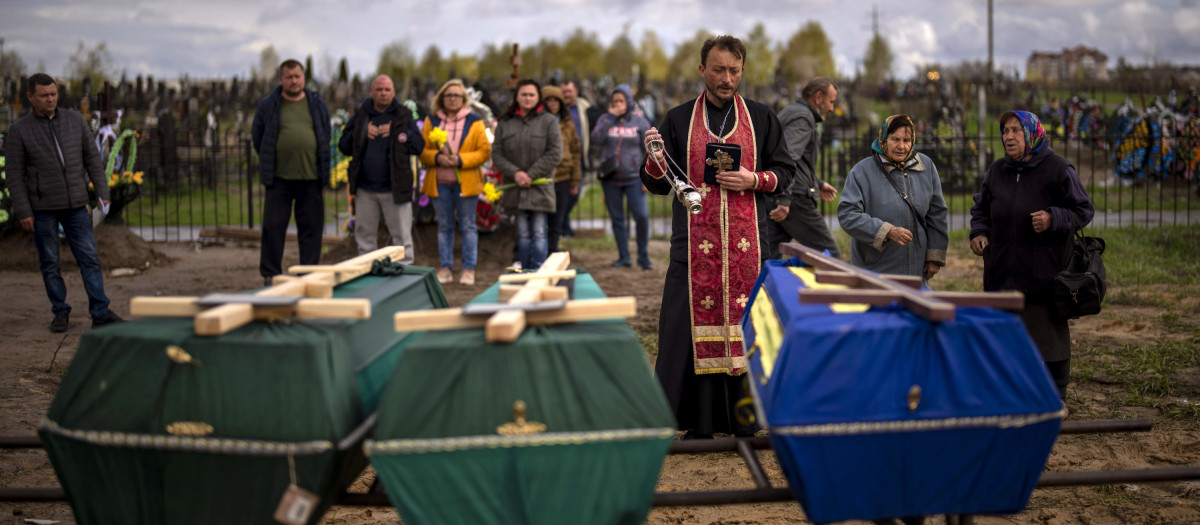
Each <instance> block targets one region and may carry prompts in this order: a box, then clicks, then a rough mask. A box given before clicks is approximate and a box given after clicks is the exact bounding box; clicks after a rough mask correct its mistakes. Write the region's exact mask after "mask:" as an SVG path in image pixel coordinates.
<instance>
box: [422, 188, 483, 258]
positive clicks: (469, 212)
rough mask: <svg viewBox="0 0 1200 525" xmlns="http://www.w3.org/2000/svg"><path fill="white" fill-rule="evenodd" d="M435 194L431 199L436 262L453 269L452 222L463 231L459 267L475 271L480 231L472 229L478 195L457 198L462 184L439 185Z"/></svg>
mask: <svg viewBox="0 0 1200 525" xmlns="http://www.w3.org/2000/svg"><path fill="white" fill-rule="evenodd" d="M437 189H438V196H437V198H436V199H434V201H433V210H434V211H435V212H437V225H438V262H439V264H440V265H441V267H442V268H447V269H454V223H455V221H457V222H458V230H459V231H461V232H462V238H463V240H462V261H463V264H462V269H464V270H474V269H475V257H476V255H478V250H479V248H478V246H479V230H477V229H475V228H476V225H475V205H476V203H478V202H479V197H460V196H459V195H460V194H461V193H462V185H460V184H459V183H457V182H455V183H453V184H438V185H437Z"/></svg>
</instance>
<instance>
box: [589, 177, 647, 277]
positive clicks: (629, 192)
mask: <svg viewBox="0 0 1200 525" xmlns="http://www.w3.org/2000/svg"><path fill="white" fill-rule="evenodd" d="M601 185H602V186H603V187H604V205H605V206H606V207H607V208H608V216H609V217H611V218H612V229H613V238H615V239H616V240H617V255H618V256H619V257H620V259H621V260H623V261H628V260H629V228H628V226H626V222H625V201H624V199H629V212H630V213H631V214H632V215H633V220H634V221H635V222H637V228H636V229H637V252H638V264H643V265H645V264H649V263H650V254H649V252H648V251H647V245H648V243H649V241H650V210H649V208H647V207H646V193H645V192H643V191H642V185H641V184H638V183H635V182H629V183H626V185H625V186H620V185H618V183H617V181H615V180H606V181H603V182H602V183H601Z"/></svg>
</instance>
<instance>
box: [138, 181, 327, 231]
mask: <svg viewBox="0 0 1200 525" xmlns="http://www.w3.org/2000/svg"><path fill="white" fill-rule="evenodd" d="M262 206H263V196H262V192H261V187H256V190H255V194H254V198H253V201H252V202H251V201H250V200H249V199H248V198H247V196H246V192H245V189H243V188H219V189H215V190H214V189H208V188H197V189H193V190H191V191H187V192H175V193H169V194H160V195H158V196H157V198H154V199H151V198H150V195H149V193H148V191H143V193H142V196H141V197H139V198H138V199H137V200H135V201H134V202H133V203H131V204H130V205H129V206H128V207H126V208H125V211H124V212H123V214H122V216H123V217H124V219H125V222H126V224H129V225H131V226H158V227H171V226H218V225H220V226H225V225H229V226H246V225H248V224H250V223H251V222H250V221H251V219H253V224H254V225H255V226H256V227H258V226H261V225H262ZM348 209H349V204H348V199H347V196H346V192H345V191H344V190H329V189H327V190H325V221H326V223H327V224H328V223H332V222H333V221H337V220H338V217H337V215H338V213H344V212H346V211H347V210H348ZM339 226H340V224H339Z"/></svg>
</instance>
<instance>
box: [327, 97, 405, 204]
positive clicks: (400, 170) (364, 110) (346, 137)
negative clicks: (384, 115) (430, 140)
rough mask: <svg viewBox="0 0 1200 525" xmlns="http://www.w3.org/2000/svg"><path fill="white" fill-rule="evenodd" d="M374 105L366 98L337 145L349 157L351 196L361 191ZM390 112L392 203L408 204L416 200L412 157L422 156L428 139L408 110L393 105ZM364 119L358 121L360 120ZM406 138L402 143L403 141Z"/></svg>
mask: <svg viewBox="0 0 1200 525" xmlns="http://www.w3.org/2000/svg"><path fill="white" fill-rule="evenodd" d="M373 104H374V102H373V101H372V100H371V99H370V98H367V100H366V101H365V102H363V105H362V107H361V108H359V110H358V113H355V115H354V116H353V117H350V121H349V122H347V123H346V129H347V130H349V133H344V134H343V135H342V139H341V140H340V141H339V142H338V149H339V150H341V152H342V153H343V154H346V155H350V156H351V159H350V166H349V173H348V174H347V178H348V179H349V182H350V194H352V195H353V194H354V192H356V191H358V184H359V177H361V176H362V172H363V169H362V162H361V161H362V158H363V152H365V151H366V150H367V124H368V123H370V122H371V118H370V117H369V116H368V115H369V111H370V109H371V106H372V105H373ZM388 111H393V117H392V123H391V127H390V128H389V129H390V131H389V132H388V141H387V156H388V166H389V168H390V169H389V170H388V171H389V172H390V175H391V183H392V202H395V203H396V204H405V203H409V202H412V201H413V194H414V192H413V165H412V156H413V155H420V154H421V150H423V149H425V139H424V138H422V137H421V130H420V128H418V127H417V122H416V121H415V120H414V119H413V118H412V113H411V112H410V111H409V110H408V108H406V107H404V106H403V105H400V104H398V103H396V102H395V101H393V102H392V105H391V106H389V107H388ZM360 116H361V117H363V118H359V117H360ZM401 139H403V141H401Z"/></svg>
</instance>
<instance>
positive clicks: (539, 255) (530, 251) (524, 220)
mask: <svg viewBox="0 0 1200 525" xmlns="http://www.w3.org/2000/svg"><path fill="white" fill-rule="evenodd" d="M546 218H547V213H546V212H544V211H525V210H521V211H518V212H517V253H518V254H520V257H521V268H523V269H526V270H536V269H538V268H539V267H541V266H542V263H543V262H546V249H547V247H548V245H547V243H546Z"/></svg>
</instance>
